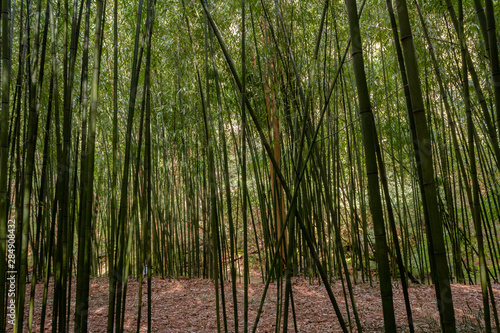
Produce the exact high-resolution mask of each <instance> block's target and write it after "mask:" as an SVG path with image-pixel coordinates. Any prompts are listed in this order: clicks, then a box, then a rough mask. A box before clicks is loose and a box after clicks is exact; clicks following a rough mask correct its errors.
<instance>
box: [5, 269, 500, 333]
mask: <svg viewBox="0 0 500 333" xmlns="http://www.w3.org/2000/svg"><path fill="white" fill-rule="evenodd" d="M138 287H139V283H138V282H137V281H136V280H132V281H130V282H129V285H128V292H127V300H126V301H127V304H126V315H125V331H126V332H133V331H135V330H136V327H137V326H136V325H137V314H138V310H137V304H138ZM26 289H27V293H26V296H27V300H26V315H25V320H24V322H25V324H26V323H27V313H28V304H29V290H30V287H29V285H28V286H27V288H26ZM224 289H225V293H226V295H225V297H226V311H227V314H228V317H227V322H228V331H229V332H233V331H234V320H233V305H232V304H233V302H232V293H231V284H230V282H227V283H225V286H224ZM332 289H333V293H334V295H335V297H336V300H337V302H338V303H339V306H340V308H341V310H342V312H343V315H344V319H345V320H346V321H347V317H346V307H345V299H344V297H343V292H342V284H341V283H340V282H336V283H334V284H333V285H332ZM263 290H264V285H263V284H261V283H252V284H250V286H249V322H250V324H249V325H250V329H251V327H252V326H253V322H254V319H255V316H256V313H257V310H258V307H259V303H260V298H261V296H262V292H263ZM146 291H147V281H146V280H145V281H144V282H143V288H142V293H143V297H142V304H143V305H142V317H141V328H140V331H141V332H146V331H147V293H146ZM152 291H153V292H152V295H153V296H152V327H153V329H152V331H153V332H183V333H184V332H217V323H216V315H215V295H214V285H213V282H212V281H211V280H203V279H185V280H184V279H183V280H172V279H160V278H153V281H152ZM74 292H75V284H74V279H73V285H72V299H73V301H72V304H71V311H72V312H74V306H75V302H74ZM393 292H394V305H395V313H396V321H397V324H398V327H399V331H401V332H408V322H407V319H406V310H405V305H404V299H403V293H402V289H401V287H400V285H399V284H397V283H395V284H393ZM493 292H494V294H495V298H496V304H497V307H498V304H500V285H499V284H496V285H493ZM276 294H277V285H276V283H273V284H271V285H270V287H269V290H268V294H267V298H266V301H265V303H264V308H263V313H262V316H261V319H260V322H259V325H258V329H257V332H274V331H275V325H276V317H275V312H276V311H275V310H276ZM409 294H410V301H411V305H412V311H413V318H414V324H415V330H416V332H439V331H440V326H439V314H438V311H437V307H436V301H435V292H434V287H433V286H429V285H411V286H410V287H409ZM452 294H453V301H454V305H455V316H456V320H457V328H459V332H480V331H482V327H483V326H484V321H483V322H481V317H482V311H481V308H482V298H481V288H480V286H470V285H460V284H454V285H452ZM42 295H43V284H38V285H37V286H36V301H35V316H34V320H33V332H39V330H40V312H41V308H42ZM52 295H53V286H52V283H51V284H50V288H49V300H48V306H47V316H46V321H45V332H50V331H51V328H52V325H51V322H52V320H51V318H52V317H51V316H52ZM354 296H355V299H356V303H357V308H358V313H359V317H360V321H361V325H362V326H363V329H364V331H365V332H381V331H382V327H383V316H382V304H381V299H380V291H379V288H378V284H376V283H374V284H373V286H370V284H369V283H363V284H357V285H355V286H354ZM293 298H294V305H295V311H296V320H297V326H298V331H299V332H339V331H341V329H340V325H339V324H338V320H337V317H336V315H335V312H334V310H333V307H332V304H331V302H330V300H329V298H328V295H327V293H326V291H325V288H324V286H323V285H319V284H318V283H316V284H313V285H310V284H309V282H308V281H306V280H303V279H299V278H296V279H295V278H294V279H293ZM242 301H243V285H241V284H238V313H239V323H240V324H239V326H240V331H243V330H242V322H243V302H242ZM349 307H351V306H350V303H349ZM107 312H108V279H107V278H94V279H92V280H91V285H90V313H89V319H88V320H89V321H88V328H89V332H106V323H107ZM289 318H290V319H289V325H288V326H289V329H290V330H291V331H292V332H293V331H294V324H293V318H292V315H291V314H290V317H289ZM352 320H354V319H352ZM492 321H493V320H492ZM221 323H222V309H221ZM73 325H74V323H73V315H71V324H70V332H72V331H73V327H74V326H73ZM353 325H355V324H354V322H353ZM493 326H494V325H493ZM26 328H27V327H26ZM8 330H9V327H8V328H7V331H8ZM24 331H27V329H25V330H24ZM354 331H356V329H354Z"/></svg>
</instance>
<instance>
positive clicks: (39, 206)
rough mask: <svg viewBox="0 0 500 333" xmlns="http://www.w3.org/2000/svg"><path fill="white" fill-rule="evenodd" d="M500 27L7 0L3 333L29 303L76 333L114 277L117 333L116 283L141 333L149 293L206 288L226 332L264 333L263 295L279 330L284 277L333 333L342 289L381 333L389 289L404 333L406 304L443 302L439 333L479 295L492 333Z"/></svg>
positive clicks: (338, 14)
mask: <svg viewBox="0 0 500 333" xmlns="http://www.w3.org/2000/svg"><path fill="white" fill-rule="evenodd" d="M499 11H500V6H499V5H498V3H494V2H493V0H484V1H483V0H474V1H471V0H466V1H462V0H458V1H456V2H455V1H451V0H440V1H438V0H436V1H427V2H425V3H424V1H417V0H413V1H406V0H396V1H395V3H393V2H392V1H391V0H387V1H382V0H372V1H366V0H363V1H361V0H359V1H356V0H345V2H342V1H330V0H311V1H280V0H274V1H271V0H247V1H245V0H242V1H222V2H220V1H219V2H216V1H207V0H200V1H194V0H193V1H189V0H177V1H164V0H158V1H157V0H139V1H137V2H135V1H131V2H123V1H118V0H113V1H112V0H107V1H106V0H104V1H103V0H96V1H90V0H81V1H76V0H73V1H70V0H57V1H54V0H36V1H35V0H33V1H11V0H2V11H1V13H2V14H1V31H2V35H1V36H2V37H1V54H2V57H1V59H2V63H1V89H2V90H1V98H2V107H1V111H0V112H1V113H0V240H1V241H0V272H2V273H1V274H0V299H2V301H3V303H2V304H5V306H2V307H0V331H3V330H4V329H5V328H6V327H9V328H10V327H13V329H14V331H15V332H21V331H22V330H23V325H25V327H27V329H28V330H29V331H31V327H32V324H33V322H32V319H33V312H34V297H35V288H36V286H37V284H36V283H34V282H40V281H43V282H44V284H43V285H44V298H43V309H42V315H41V323H40V325H41V330H40V331H44V329H43V327H44V325H45V320H46V319H45V311H46V310H47V307H49V306H52V330H53V332H56V331H57V332H65V331H66V330H67V329H68V328H69V321H70V320H71V321H72V320H74V321H75V331H77V332H86V331H87V330H88V329H90V328H89V327H87V317H88V302H89V281H90V278H91V277H95V276H107V277H109V307H108V332H113V331H116V332H121V331H123V324H124V313H125V304H126V303H125V299H126V296H127V283H128V281H129V278H130V277H133V278H136V279H138V280H139V282H140V289H139V303H138V305H137V306H138V307H139V312H138V313H139V316H140V315H141V313H142V312H143V313H144V316H147V317H148V327H149V330H151V320H152V319H151V306H150V305H151V296H152V295H151V278H152V276H161V277H166V276H170V277H180V276H187V277H203V278H209V279H212V280H213V281H214V292H215V294H216V300H217V301H216V306H217V314H218V315H217V318H216V319H217V324H218V328H219V330H223V329H226V330H227V318H228V317H231V316H234V318H232V319H233V320H234V322H235V323H236V328H237V327H238V325H237V323H238V316H237V311H238V310H237V308H236V305H237V298H241V297H243V313H244V317H243V323H241V322H240V324H241V328H243V329H244V331H247V330H251V329H254V330H255V328H256V327H257V325H258V320H259V316H257V320H256V322H255V323H249V320H248V299H249V297H248V283H250V281H255V282H257V281H260V282H262V283H265V284H266V289H265V290H267V286H268V285H269V282H270V281H278V284H279V286H280V289H279V293H278V295H276V296H269V295H268V296H267V297H278V298H279V300H280V301H279V304H280V306H279V307H277V313H276V323H277V325H276V330H280V327H281V329H283V330H284V331H286V330H287V327H288V313H289V311H290V312H291V311H295V310H294V307H293V287H292V283H291V281H292V280H291V278H292V276H303V277H306V278H309V279H311V280H312V279H315V278H319V279H320V280H321V281H322V284H323V285H324V287H325V288H326V291H327V292H328V295H329V297H330V300H331V304H332V306H333V308H334V310H335V312H336V314H337V318H336V320H338V322H339V323H340V325H341V327H342V329H343V330H344V331H348V330H358V331H361V330H362V327H361V323H360V321H359V318H358V315H357V307H356V299H355V297H354V293H353V292H352V290H353V287H352V286H353V284H355V283H358V282H365V281H369V282H370V283H372V282H373V283H379V284H380V293H381V297H382V304H383V318H384V327H385V330H386V331H387V332H395V331H396V326H399V325H400V324H401V323H396V321H395V315H394V313H395V309H394V305H393V300H392V288H393V286H392V283H391V281H394V280H399V281H400V282H401V285H402V288H403V291H404V292H405V301H406V309H405V311H406V313H407V316H408V323H407V324H408V327H409V329H410V331H413V326H412V319H411V318H412V315H411V307H410V302H409V298H408V293H407V286H408V284H409V283H417V284H418V283H422V284H423V283H432V284H434V286H435V290H436V300H437V303H438V306H439V314H440V321H441V328H442V330H443V331H444V332H455V331H456V321H455V316H454V308H453V298H452V294H451V289H450V284H451V283H464V284H476V283H477V284H480V285H481V290H482V298H483V312H484V325H485V326H484V327H485V330H486V331H487V332H491V330H492V325H493V327H494V326H496V327H497V330H498V329H500V328H499V327H500V325H499V323H498V313H497V307H498V305H496V304H495V300H494V297H492V295H493V291H492V283H494V282H496V283H498V279H499V276H500V238H499V233H500V222H499V218H500V184H499V179H500V177H499V176H500V167H499V166H500V145H499V140H498V134H499V131H500V112H499V111H500V62H499V55H498V46H499V38H500V35H499V32H500V31H498V29H497V26H496V24H497V22H496V18H497V17H498V15H499ZM11 272H15V273H11ZM11 276H14V277H15V281H16V282H15V286H16V287H15V291H16V292H15V295H17V296H19V295H24V294H25V291H26V288H28V289H29V288H31V290H30V295H31V297H30V298H29V311H28V313H27V314H26V315H24V307H25V298H24V297H17V296H16V297H13V296H12V295H11V294H10V293H9V290H10V289H9V288H10V285H11V282H10V280H9V278H10V277H11ZM51 279H53V281H54V286H55V287H54V299H53V302H47V295H48V293H47V290H48V286H49V280H51ZM74 279H76V303H75V304H76V305H75V308H71V302H70V296H69V295H72V293H75V290H73V291H72V290H71V282H72V280H74ZM143 279H147V287H146V288H147V290H146V291H145V293H144V295H147V304H148V307H147V309H146V308H144V309H142V308H141V307H142V295H143V292H142V290H141V288H142V281H143ZM228 280H230V281H231V283H232V285H231V286H232V288H231V289H230V290H227V288H226V289H224V284H223V283H222V282H223V281H228ZM333 281H342V285H343V286H344V295H343V296H341V295H334V294H333V292H332V290H331V283H333ZM30 282H31V283H30ZM237 282H241V283H243V285H244V294H243V296H241V295H238V294H237V286H236V283H237ZM225 293H226V294H232V297H233V304H234V314H231V313H229V312H228V311H226V306H225V301H224V299H225V298H224V294H225ZM219 296H220V298H219ZM265 297H266V293H264V296H263V297H262V301H261V303H260V306H261V308H262V304H263V302H264V299H265ZM336 297H337V298H338V297H344V298H345V300H346V303H348V306H349V307H350V308H351V311H350V315H351V316H352V317H349V318H345V316H344V317H343V315H342V313H341V311H340V309H339V306H338V303H337V299H336ZM11 300H12V302H15V313H16V316H15V320H13V322H11V319H10V318H11V317H9V314H11V313H13V312H11V310H10V308H9V307H8V305H9V304H10V303H11ZM26 302H28V299H26ZM219 307H220V308H219ZM240 310H241V309H240ZM332 320H334V319H333V318H332ZM137 323H138V325H139V323H140V317H139V318H138V319H137ZM12 324H13V325H12ZM280 325H281V326H280ZM493 329H494V328H493Z"/></svg>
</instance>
